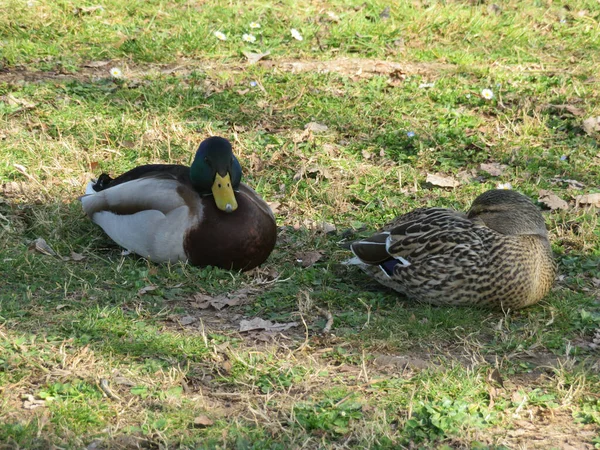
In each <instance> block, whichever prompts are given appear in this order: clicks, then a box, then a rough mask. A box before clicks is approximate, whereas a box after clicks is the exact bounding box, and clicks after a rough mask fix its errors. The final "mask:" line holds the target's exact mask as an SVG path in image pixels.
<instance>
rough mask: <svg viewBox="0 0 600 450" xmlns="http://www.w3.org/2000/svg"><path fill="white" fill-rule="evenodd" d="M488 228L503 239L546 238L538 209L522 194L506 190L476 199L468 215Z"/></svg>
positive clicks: (492, 192) (493, 190)
mask: <svg viewBox="0 0 600 450" xmlns="http://www.w3.org/2000/svg"><path fill="white" fill-rule="evenodd" d="M467 214H468V217H469V219H471V220H473V221H475V222H477V221H482V222H483V223H484V224H485V225H486V226H487V227H488V228H491V229H492V230H496V231H497V232H498V233H502V234H506V235H519V234H535V235H539V236H542V237H546V238H547V237H548V231H547V230H546V223H545V222H544V217H543V216H542V213H541V212H540V210H539V208H538V207H537V206H535V205H534V204H533V202H532V201H531V200H530V199H529V198H528V197H526V196H525V195H523V194H520V193H518V192H515V191H511V190H508V189H492V190H490V191H487V192H484V193H483V194H481V195H480V196H479V197H477V198H476V199H475V201H474V202H473V204H472V205H471V209H470V210H469V212H468V213H467Z"/></svg>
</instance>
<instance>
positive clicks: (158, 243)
mask: <svg viewBox="0 0 600 450" xmlns="http://www.w3.org/2000/svg"><path fill="white" fill-rule="evenodd" d="M241 178H242V169H241V167H240V163H239V162H238V160H237V159H236V157H235V156H234V155H233V152H232V150H231V144H230V143H229V141H228V140H227V139H224V138H221V137H216V136H214V137H210V138H208V139H206V140H205V141H203V142H202V143H201V144H200V147H199V148H198V151H197V152H196V156H195V158H194V161H193V163H192V166H191V167H186V166H180V165H174V164H150V165H145V166H140V167H136V168H135V169H132V170H130V171H129V172H126V173H124V174H123V175H121V176H119V177H117V178H115V179H112V178H110V177H109V176H108V175H106V174H102V175H100V177H99V179H98V181H97V182H96V183H93V182H92V183H90V184H89V185H88V188H87V190H86V194H87V195H84V196H83V197H81V202H82V204H83V210H84V211H85V212H86V213H87V215H88V216H89V217H90V218H91V219H92V220H93V221H94V222H95V223H97V224H98V225H100V226H101V227H102V229H103V230H104V231H105V232H106V234H108V235H109V236H110V238H111V239H112V240H114V241H115V242H116V243H117V244H119V245H120V246H122V247H124V248H126V249H127V250H129V251H132V252H134V253H137V254H138V255H140V256H143V257H145V258H148V259H151V260H152V261H156V262H176V261H189V262H190V263H191V264H194V265H196V266H208V265H211V266H217V267H221V268H224V269H235V270H249V269H252V268H254V267H256V266H258V265H259V264H261V263H263V262H264V261H265V260H266V259H267V257H268V256H269V254H270V253H271V251H272V250H273V247H274V246H275V240H276V237H277V226H276V224H275V218H274V217H273V213H272V212H271V210H270V208H269V206H268V205H267V204H266V203H265V201H264V200H262V199H261V198H260V197H259V196H258V194H257V193H256V192H255V191H254V190H252V189H251V188H250V187H248V186H247V185H245V184H244V183H241V182H240V180H241Z"/></svg>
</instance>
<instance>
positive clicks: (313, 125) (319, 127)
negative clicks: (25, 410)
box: [304, 122, 329, 133]
mask: <svg viewBox="0 0 600 450" xmlns="http://www.w3.org/2000/svg"><path fill="white" fill-rule="evenodd" d="M304 129H305V130H307V131H312V132H313V133H322V132H324V131H327V130H328V129H329V127H328V126H327V125H323V124H322V123H319V122H308V123H307V124H306V125H304Z"/></svg>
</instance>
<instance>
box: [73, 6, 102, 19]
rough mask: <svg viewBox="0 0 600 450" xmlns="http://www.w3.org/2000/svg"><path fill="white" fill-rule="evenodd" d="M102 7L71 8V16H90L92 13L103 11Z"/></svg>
mask: <svg viewBox="0 0 600 450" xmlns="http://www.w3.org/2000/svg"><path fill="white" fill-rule="evenodd" d="M103 10H104V6H102V5H94V6H81V7H77V8H73V14H74V15H76V16H79V15H81V14H91V13H93V12H94V11H103Z"/></svg>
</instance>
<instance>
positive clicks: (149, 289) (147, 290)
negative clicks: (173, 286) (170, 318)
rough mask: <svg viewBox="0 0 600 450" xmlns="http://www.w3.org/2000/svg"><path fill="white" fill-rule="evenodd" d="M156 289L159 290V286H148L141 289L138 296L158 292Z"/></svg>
mask: <svg viewBox="0 0 600 450" xmlns="http://www.w3.org/2000/svg"><path fill="white" fill-rule="evenodd" d="M156 289H158V286H155V285H153V284H151V285H148V286H144V287H143V288H141V289H140V290H139V291H138V295H144V294H146V293H148V292H151V291H154V290H156Z"/></svg>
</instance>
